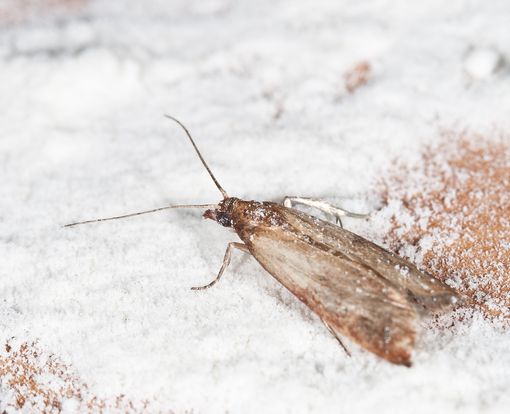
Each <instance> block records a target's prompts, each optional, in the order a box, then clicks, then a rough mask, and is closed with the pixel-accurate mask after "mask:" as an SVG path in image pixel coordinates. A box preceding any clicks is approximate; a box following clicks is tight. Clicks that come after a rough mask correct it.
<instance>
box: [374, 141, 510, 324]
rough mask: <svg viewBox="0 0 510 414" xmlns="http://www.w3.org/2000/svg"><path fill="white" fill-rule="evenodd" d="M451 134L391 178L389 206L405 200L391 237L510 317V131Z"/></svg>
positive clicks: (489, 308)
mask: <svg viewBox="0 0 510 414" xmlns="http://www.w3.org/2000/svg"><path fill="white" fill-rule="evenodd" d="M443 139H444V142H443V143H441V144H439V145H436V146H434V147H429V148H427V150H426V151H425V152H424V154H423V155H422V157H421V159H419V160H418V161H417V162H415V163H414V164H413V165H403V166H402V165H400V166H399V167H397V168H396V169H395V171H394V172H393V173H392V175H390V177H389V178H386V179H385V181H384V189H385V190H384V198H385V200H384V203H385V204H386V206H387V207H385V208H389V207H388V206H390V205H391V208H392V209H395V206H396V205H399V208H398V209H397V210H394V212H393V214H392V216H391V223H392V228H391V230H390V232H389V233H388V235H387V236H386V242H387V243H388V244H389V246H390V248H391V249H392V250H394V251H396V252H397V253H399V254H401V255H403V256H407V257H409V258H412V259H415V260H419V262H420V264H421V266H422V267H423V268H424V269H426V270H427V271H428V272H430V273H431V274H432V275H434V276H435V277H437V278H438V279H441V280H447V281H448V282H449V283H450V285H452V286H454V287H455V288H456V289H457V290H459V291H460V292H463V293H465V294H466V295H467V296H468V297H469V298H470V300H471V301H472V304H473V305H475V307H478V308H481V309H482V310H483V312H484V313H485V314H486V315H488V316H504V317H509V316H510V255H509V249H510V150H509V148H508V144H507V142H508V139H507V138H506V137H500V138H496V139H492V140H490V139H488V138H486V137H484V136H483V135H477V134H468V133H465V134H460V135H458V134H455V133H448V134H446V133H445V134H444V135H443ZM381 214H385V213H384V212H381Z"/></svg>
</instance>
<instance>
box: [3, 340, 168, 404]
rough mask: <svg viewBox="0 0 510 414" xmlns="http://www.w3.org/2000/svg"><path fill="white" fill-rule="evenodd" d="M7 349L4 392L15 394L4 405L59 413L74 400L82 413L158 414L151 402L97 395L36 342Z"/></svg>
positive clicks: (4, 355) (6, 345) (9, 345)
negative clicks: (66, 402) (155, 413)
mask: <svg viewBox="0 0 510 414" xmlns="http://www.w3.org/2000/svg"><path fill="white" fill-rule="evenodd" d="M4 349H5V353H3V354H0V378H1V379H2V383H3V385H2V387H3V388H4V390H5V388H8V389H9V390H10V391H11V392H12V393H13V399H12V401H11V402H8V401H2V402H3V403H4V404H7V405H8V406H9V407H12V408H14V409H24V410H26V411H27V412H38V413H59V412H61V411H62V408H63V405H64V402H65V401H69V400H71V401H72V400H74V402H75V403H76V407H77V408H76V409H77V410H78V411H80V412H88V413H102V412H119V413H120V412H122V413H128V412H129V413H149V412H155V411H154V409H152V408H151V403H150V401H149V400H141V401H136V402H134V401H133V400H131V399H129V398H128V397H126V396H125V395H123V394H121V395H117V396H113V397H111V398H101V397H98V396H96V395H94V394H93V393H92V392H91V391H90V390H89V387H88V386H87V384H86V383H85V382H84V381H82V380H81V379H80V378H79V377H78V376H77V375H76V374H75V373H73V371H72V369H71V368H70V367H69V366H67V365H66V364H64V363H63V362H61V361H60V360H59V358H57V357H56V356H54V355H51V354H47V353H46V352H44V350H42V349H41V348H40V347H39V345H38V344H36V343H30V344H29V343H22V344H21V345H19V346H15V345H13V344H10V343H6V344H5V348H4ZM78 407H79V408H78ZM165 412H168V413H171V412H172V411H170V410H167V411H165Z"/></svg>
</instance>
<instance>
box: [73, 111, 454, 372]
mask: <svg viewBox="0 0 510 414" xmlns="http://www.w3.org/2000/svg"><path fill="white" fill-rule="evenodd" d="M167 117H168V118H170V119H172V120H173V121H175V122H177V124H179V125H180V126H181V127H182V128H183V130H184V132H185V133H186V135H187V136H188V138H189V140H190V142H191V144H192V145H193V148H194V149H195V151H196V153H197V155H198V157H199V158H200V160H201V162H202V164H203V165H204V167H205V168H206V170H207V172H208V173H209V175H210V176H211V178H212V180H213V181H214V183H215V185H216V187H217V188H218V190H219V191H220V192H221V194H222V196H223V200H221V201H220V202H219V203H217V204H200V205H197V204H193V205H170V206H164V207H160V208H156V209H152V210H147V211H141V212H137V213H132V214H125V215H122V216H115V217H108V218H102V219H94V220H87V221H81V222H76V223H71V224H67V225H66V226H65V227H71V226H75V225H78V224H85V223H92V222H99V221H106V220H115V219H120V218H126V217H133V216H137V215H141V214H148V213H153V212H156V211H161V210H166V209H174V208H201V209H205V212H204V214H203V217H204V218H207V219H211V220H214V221H216V222H217V223H219V224H221V225H222V226H224V227H230V228H232V229H233V230H234V231H235V232H236V233H237V235H238V236H239V238H240V239H241V241H242V242H231V243H229V244H228V247H227V250H226V252H225V257H224V259H223V264H222V266H221V269H220V270H219V272H218V275H217V276H216V278H215V279H214V280H213V281H212V282H211V283H209V284H208V285H205V286H201V287H195V288H192V289H194V290H201V289H206V288H209V287H211V286H213V285H214V284H215V283H217V282H218V280H219V279H220V278H221V276H222V274H223V272H224V271H225V269H226V268H227V266H228V265H229V263H230V258H231V254H232V250H233V249H239V250H242V251H244V252H246V253H249V254H251V255H252V256H253V257H254V258H255V259H256V260H257V261H258V262H259V263H260V265H261V266H262V267H263V268H264V269H265V270H266V271H267V272H268V273H270V274H271V275H272V276H273V277H274V278H275V279H276V280H277V281H278V282H280V283H281V284H282V285H283V286H285V287H286V288H287V289H288V290H289V291H290V292H292V293H293V294H294V295H295V296H296V297H297V298H298V299H299V300H301V301H302V302H304V303H305V304H306V305H307V306H308V307H309V308H310V309H311V310H312V311H313V312H315V313H316V314H317V315H318V316H319V317H320V319H321V320H322V321H323V322H324V324H325V325H326V327H327V328H328V329H329V330H330V331H331V333H332V334H333V335H334V336H335V337H336V338H337V340H338V341H339V343H340V344H341V345H342V346H343V344H342V342H341V339H340V338H341V337H348V338H350V339H351V340H352V341H354V342H355V343H357V344H358V345H360V346H361V347H363V348H364V349H366V350H367V351H370V352H372V353H374V354H376V355H378V356H379V357H381V358H384V359H385V360H387V361H389V362H392V363H394V364H401V365H406V366H410V365H411V353H412V351H413V348H414V345H415V342H416V337H417V324H418V321H419V319H420V318H421V317H422V316H424V315H425V314H427V313H430V312H437V311H440V310H443V309H445V308H448V307H451V306H452V305H454V304H455V303H458V301H459V300H460V297H459V296H458V294H457V293H456V292H455V291H454V290H453V289H452V288H450V287H449V286H448V285H446V284H445V283H443V282H441V281H440V280H438V279H435V278H434V277H432V276H430V275H428V274H426V273H424V272H422V271H420V270H418V268H417V267H416V266H414V265H413V264H411V263H409V262H408V261H406V260H404V259H402V258H400V257H398V256H396V255H395V254H393V253H391V252H389V251H387V250H385V249H383V248H382V247H380V246H378V245H376V244H374V243H372V242H370V241H368V240H366V239H364V238H363V237H360V236H358V235H356V234H354V233H351V232H349V231H347V230H345V229H343V228H342V227H341V221H340V219H341V217H344V216H347V217H349V216H350V217H364V216H363V215H359V214H355V213H350V212H348V211H346V210H343V209H341V208H338V207H335V206H332V205H330V204H328V203H326V202H324V201H322V200H317V199H311V198H304V197H286V198H285V201H284V203H283V205H281V204H277V203H273V202H258V201H247V200H242V199H239V198H236V197H230V196H229V195H228V194H227V192H226V191H225V190H224V189H223V188H222V187H221V185H220V184H219V183H218V181H217V180H216V178H215V177H214V175H213V173H212V172H211V170H210V169H209V167H208V165H207V163H206V162H205V160H204V158H203V157H202V155H201V153H200V151H199V150H198V148H197V146H196V144H195V142H194V140H193V138H192V137H191V134H190V133H189V131H188V130H187V128H186V127H185V126H184V125H183V124H182V123H181V122H180V121H178V120H177V119H175V118H173V117H171V116H168V115H167ZM293 203H294V204H305V205H308V206H310V207H314V208H317V209H320V210H322V211H323V212H325V213H327V214H330V215H332V216H334V217H335V218H336V220H337V224H340V225H337V224H333V223H330V222H327V221H325V220H321V219H319V218H316V217H314V216H311V215H308V214H305V213H303V212H301V211H299V210H296V209H294V208H292V205H293ZM343 347H344V346H343ZM344 349H345V350H346V352H347V353H348V351H347V349H346V348H345V347H344Z"/></svg>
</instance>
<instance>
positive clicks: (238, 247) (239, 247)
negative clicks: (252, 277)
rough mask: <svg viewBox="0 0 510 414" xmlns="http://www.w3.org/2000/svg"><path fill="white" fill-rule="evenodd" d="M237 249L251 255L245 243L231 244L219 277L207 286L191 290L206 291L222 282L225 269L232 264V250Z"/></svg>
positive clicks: (226, 252)
mask: <svg viewBox="0 0 510 414" xmlns="http://www.w3.org/2000/svg"><path fill="white" fill-rule="evenodd" d="M234 247H235V248H236V249H239V250H242V251H243V252H245V253H250V251H249V250H248V248H247V247H246V245H244V244H243V243H237V242H230V243H229V244H228V246H227V250H226V251H225V256H224V257H223V264H222V265H221V269H220V271H219V272H218V276H216V278H215V279H214V280H213V281H212V282H211V283H209V284H207V285H205V286H197V287H192V288H191V290H204V289H209V288H210V287H212V286H214V285H215V284H216V283H218V281H219V280H220V278H221V275H222V274H223V272H224V271H225V269H226V268H227V266H228V265H229V264H230V258H231V256H232V249H233V248H234Z"/></svg>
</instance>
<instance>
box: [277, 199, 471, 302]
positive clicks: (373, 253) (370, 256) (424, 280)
mask: <svg viewBox="0 0 510 414" xmlns="http://www.w3.org/2000/svg"><path fill="white" fill-rule="evenodd" d="M277 209H279V211H280V214H282V215H283V216H284V217H285V220H286V221H287V222H288V223H289V226H290V227H292V228H294V229H295V230H298V231H299V232H301V233H302V234H304V235H307V236H309V237H312V238H313V239H314V240H315V241H317V242H319V243H322V244H324V245H327V246H329V247H330V248H333V249H335V250H338V251H340V252H342V253H343V254H344V255H345V256H346V257H347V258H348V259H350V260H352V261H354V262H358V263H363V264H364V265H365V266H367V267H369V268H371V269H373V270H374V272H376V273H377V274H379V275H380V276H381V277H382V278H384V279H386V280H388V281H389V282H391V283H392V284H393V285H394V286H397V287H398V288H403V289H406V290H407V292H408V294H409V295H410V296H411V297H412V299H413V300H414V301H415V302H417V303H418V304H419V305H421V306H422V307H423V308H425V309H427V310H429V311H439V310H441V309H443V308H447V307H451V305H452V304H454V303H458V302H459V301H460V300H461V299H462V298H461V296H460V295H459V294H458V293H456V292H455V291H454V290H453V289H452V288H451V287H449V286H448V285H446V284H445V283H444V282H441V281H440V280H438V279H436V278H434V277H432V276H430V275H428V274H426V273H424V272H421V271H420V270H419V269H418V268H417V267H416V266H414V265H413V264H412V263H409V262H408V261H406V260H404V259H402V258H401V257H399V256H397V255H395V254H393V253H391V252H389V251H387V250H385V249H383V248H382V247H380V246H378V245H376V244H374V243H372V242H370V241H368V240H366V239H364V238H363V237H360V236H358V235H357V234H354V233H351V232H349V231H347V230H344V229H342V228H340V227H338V226H336V225H333V224H331V223H328V222H326V221H323V220H319V219H317V218H315V217H312V216H309V215H307V214H304V213H302V212H300V211H297V210H293V209H287V208H285V207H281V206H278V207H277ZM317 228H318V229H319V231H317Z"/></svg>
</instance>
